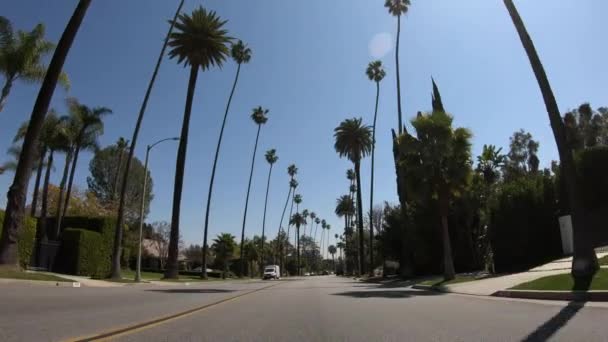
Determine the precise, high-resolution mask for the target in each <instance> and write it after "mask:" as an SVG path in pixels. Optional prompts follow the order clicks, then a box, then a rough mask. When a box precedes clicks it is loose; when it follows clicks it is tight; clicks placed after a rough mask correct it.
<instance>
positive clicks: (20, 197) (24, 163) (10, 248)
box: [0, 0, 91, 269]
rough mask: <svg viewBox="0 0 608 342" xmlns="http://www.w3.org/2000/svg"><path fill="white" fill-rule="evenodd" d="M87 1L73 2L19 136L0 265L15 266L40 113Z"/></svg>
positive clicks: (0, 239) (46, 105)
mask: <svg viewBox="0 0 608 342" xmlns="http://www.w3.org/2000/svg"><path fill="white" fill-rule="evenodd" d="M90 4H91V0H79V1H78V6H76V10H74V13H73V14H72V17H71V18H70V21H69V22H68V24H67V26H66V28H65V30H64V31H63V34H62V35H61V39H59V43H57V48H56V49H55V52H54V53H53V58H52V59H51V63H50V64H49V67H48V68H47V72H46V75H45V77H44V81H43V82H42V86H41V87H40V91H39V92H38V97H37V98H36V102H35V104H34V108H33V109H32V115H31V116H30V124H29V125H28V128H27V132H26V134H25V138H24V139H23V145H22V147H21V155H20V156H19V162H18V164H17V169H16V170H15V178H14V179H13V184H12V185H11V186H10V187H9V191H8V194H7V201H6V203H7V205H6V211H5V213H4V223H3V227H4V229H3V230H2V235H1V237H0V265H10V266H11V267H14V268H17V269H18V268H19V258H18V251H17V238H18V235H19V230H20V229H21V227H22V225H23V215H24V212H25V210H24V207H25V197H26V194H27V185H28V183H29V180H30V176H31V169H32V165H33V164H34V160H35V158H36V147H37V140H38V139H39V136H40V133H41V131H42V126H43V125H44V117H45V116H46V114H47V112H48V110H49V105H50V103H51V99H52V97H53V93H54V92H55V88H56V87H57V81H58V79H59V77H60V74H61V69H62V68H63V64H64V62H65V59H66V57H67V55H68V52H69V51H70V47H71V46H72V42H73V41H74V38H75V37H76V33H77V32H78V29H79V28H80V24H81V23H82V20H83V19H84V16H85V14H86V12H87V9H88V8H89V5H90ZM0 36H2V37H5V36H6V35H5V33H4V30H0Z"/></svg>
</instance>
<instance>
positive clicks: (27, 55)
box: [0, 16, 70, 112]
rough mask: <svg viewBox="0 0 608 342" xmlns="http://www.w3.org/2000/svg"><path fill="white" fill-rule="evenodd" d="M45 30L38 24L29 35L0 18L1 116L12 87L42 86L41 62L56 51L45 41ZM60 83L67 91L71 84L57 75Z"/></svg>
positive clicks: (42, 66)
mask: <svg viewBox="0 0 608 342" xmlns="http://www.w3.org/2000/svg"><path fill="white" fill-rule="evenodd" d="M44 33H45V28H44V25H43V24H38V25H36V26H35V27H34V29H33V30H32V31H30V32H23V31H21V30H18V31H17V32H13V26H12V24H11V22H10V20H8V19H7V18H5V17H2V16H0V73H1V74H2V75H3V76H4V79H5V81H4V87H2V94H0V112H1V111H2V110H3V109H4V106H5V105H6V102H7V100H8V95H9V94H10V92H11V88H12V87H13V83H14V82H15V81H17V80H19V79H21V80H23V81H24V82H28V83H32V82H37V83H39V82H42V80H43V79H44V76H45V74H46V66H45V65H44V64H43V63H42V59H43V58H44V57H45V56H47V55H48V54H49V53H51V52H52V51H53V49H55V44H53V43H51V42H49V41H47V40H45V39H44ZM58 80H59V83H60V84H61V85H62V86H64V87H65V88H66V90H67V89H69V87H70V81H69V80H68V77H67V75H66V74H65V73H60V74H59V79H58Z"/></svg>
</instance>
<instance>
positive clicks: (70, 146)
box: [54, 115, 80, 238]
mask: <svg viewBox="0 0 608 342" xmlns="http://www.w3.org/2000/svg"><path fill="white" fill-rule="evenodd" d="M61 121H62V122H63V128H62V130H63V135H62V138H63V139H64V140H63V141H62V145H60V146H59V148H58V150H60V151H62V152H65V165H64V167H63V176H62V177H61V182H60V183H59V198H58V199H57V211H56V213H55V217H56V220H55V236H54V237H55V238H58V237H59V234H60V233H61V220H62V215H61V214H62V209H63V203H64V197H63V196H64V190H65V188H66V185H67V182H68V175H69V171H70V164H71V163H72V159H73V158H74V151H75V150H76V140H77V138H78V131H79V128H80V126H79V125H80V123H79V122H78V120H77V119H76V118H75V117H74V116H72V115H70V116H65V117H62V118H61Z"/></svg>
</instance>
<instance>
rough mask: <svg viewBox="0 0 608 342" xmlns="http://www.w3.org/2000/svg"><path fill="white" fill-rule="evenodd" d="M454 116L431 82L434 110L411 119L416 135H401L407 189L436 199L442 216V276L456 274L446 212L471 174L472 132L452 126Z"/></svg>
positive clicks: (419, 195) (448, 277)
mask: <svg viewBox="0 0 608 342" xmlns="http://www.w3.org/2000/svg"><path fill="white" fill-rule="evenodd" d="M452 120H453V118H452V117H451V116H450V115H449V114H447V113H446V112H445V109H444V107H443V104H442V103H441V96H440V94H439V90H438V88H437V86H436V85H435V82H434V81H433V111H432V112H431V113H426V114H421V113H420V114H419V115H418V116H417V117H416V118H415V119H413V120H412V126H414V129H415V130H416V136H417V137H416V138H415V137H413V136H410V135H409V134H406V135H403V136H401V137H400V140H401V141H400V142H399V145H400V146H401V147H402V150H401V151H400V154H401V156H403V159H402V161H401V162H402V164H404V165H405V167H406V168H407V173H408V176H407V179H408V181H409V182H410V183H411V184H409V186H408V189H409V190H410V191H411V193H412V194H413V195H414V197H419V198H423V199H425V200H426V199H428V195H429V194H430V195H432V196H433V197H435V198H437V202H438V206H439V218H440V219H441V221H440V222H441V229H442V241H443V260H444V265H443V266H444V267H443V271H444V278H445V280H452V279H454V277H455V271H454V261H453V259H452V247H451V243H450V234H449V228H448V214H449V209H450V202H451V200H452V198H454V197H455V196H458V195H459V194H461V193H463V192H464V189H465V188H466V186H467V185H468V183H469V181H470V177H471V171H472V170H471V165H472V161H471V142H470V139H471V136H472V135H471V133H470V132H469V131H468V130H467V129H465V128H456V129H454V128H452Z"/></svg>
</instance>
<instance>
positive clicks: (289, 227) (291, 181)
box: [286, 179, 299, 242]
mask: <svg viewBox="0 0 608 342" xmlns="http://www.w3.org/2000/svg"><path fill="white" fill-rule="evenodd" d="M289 185H290V186H292V187H293V191H292V193H291V206H290V207H289V215H288V216H287V218H288V221H289V220H290V219H291V215H292V214H293V204H294V202H295V197H296V189H297V188H298V185H299V184H298V181H297V180H295V179H292V180H290V181H289ZM290 229H291V224H290V223H289V222H287V236H286V238H287V242H289V233H290V232H291V230H290Z"/></svg>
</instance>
